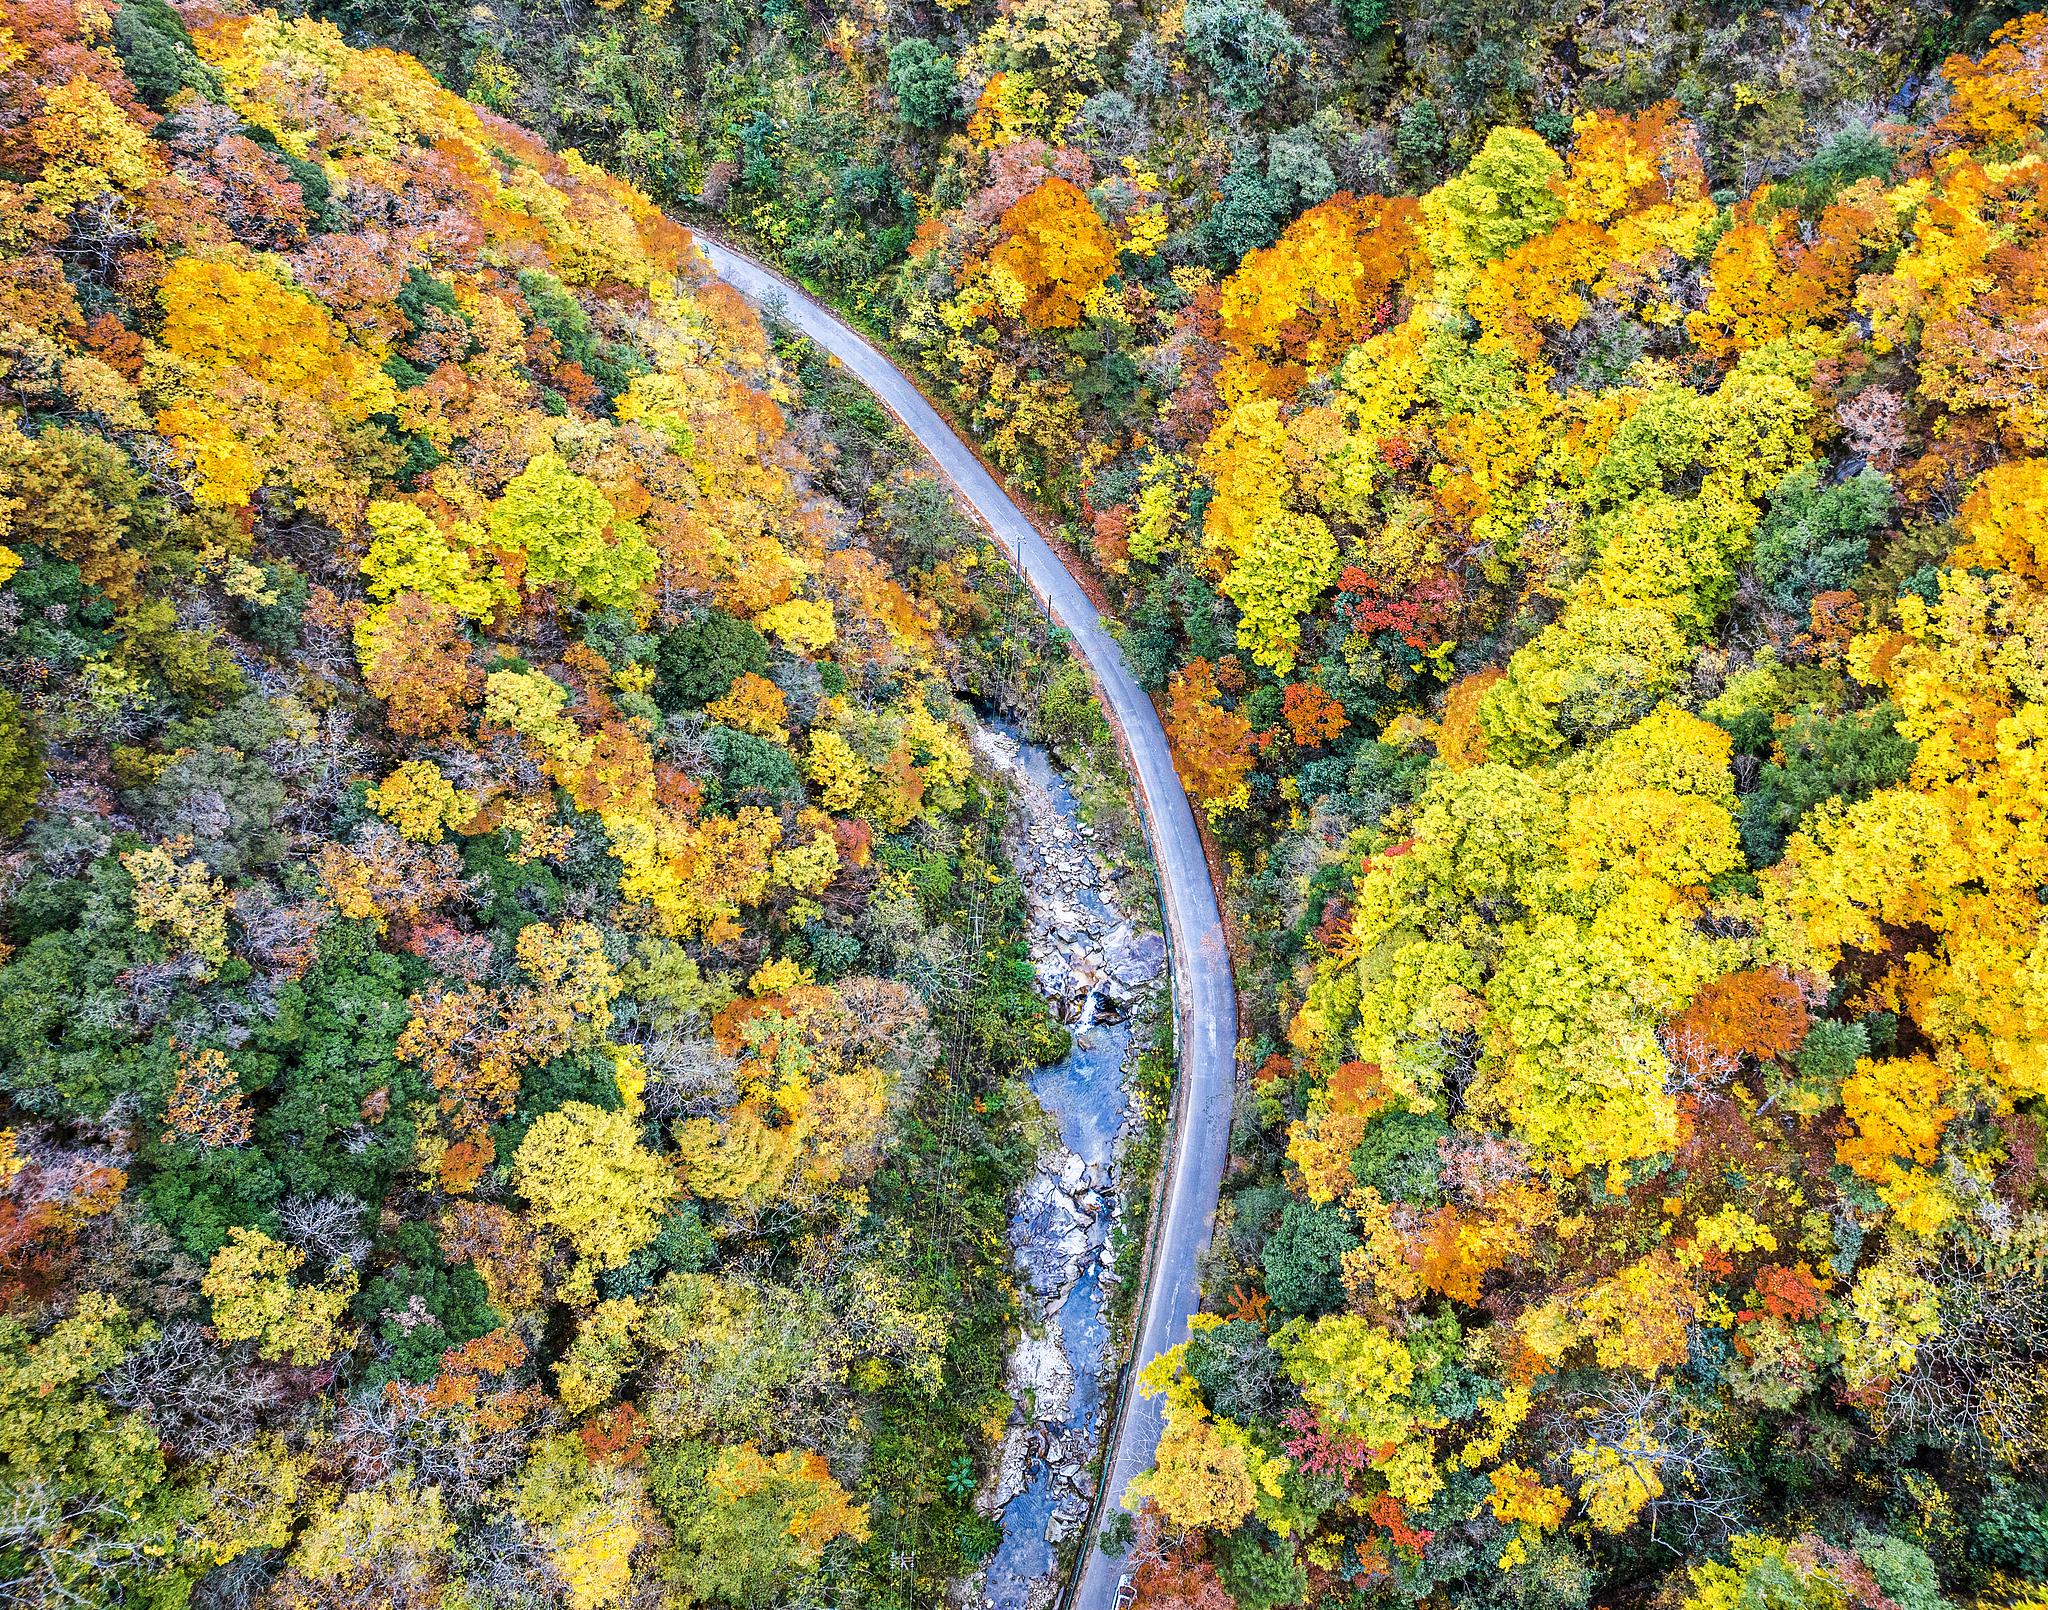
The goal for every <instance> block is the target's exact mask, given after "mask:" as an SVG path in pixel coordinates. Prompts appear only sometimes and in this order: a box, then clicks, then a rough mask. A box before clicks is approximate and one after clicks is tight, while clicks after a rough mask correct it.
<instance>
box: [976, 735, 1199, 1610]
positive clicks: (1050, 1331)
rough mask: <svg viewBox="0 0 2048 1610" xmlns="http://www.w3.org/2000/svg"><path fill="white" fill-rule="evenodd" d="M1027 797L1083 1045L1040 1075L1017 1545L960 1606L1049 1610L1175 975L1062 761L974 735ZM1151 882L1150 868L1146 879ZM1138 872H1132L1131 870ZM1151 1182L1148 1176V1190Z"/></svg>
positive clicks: (1039, 909)
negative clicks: (1153, 997)
mask: <svg viewBox="0 0 2048 1610" xmlns="http://www.w3.org/2000/svg"><path fill="white" fill-rule="evenodd" d="M975 744H976V747H977V748H978V749H979V750H980V751H981V753H982V755H983V757H984V758H985V759H986V760H987V761H988V762H989V764H991V765H992V766H994V767H995V768H996V769H998V770H999V771H1001V772H1003V773H1004V774H1005V776H1007V777H1008V778H1009V780H1010V782H1011V783H1012V785H1013V786H1014V787H1015V789H1016V794H1017V808H1016V810H1015V811H1013V813H1012V817H1011V822H1010V826H1009V830H1008V833H1007V834H1006V842H1007V846H1008V849H1009V852H1010V855H1011V858H1012V861H1013V863H1014V864H1015V866H1016V868H1017V871H1018V874H1019V876H1020V877H1021V878H1022V880H1023V884H1024V892H1025V900H1026V905H1027V907H1028V910H1029V914H1030V935H1031V940H1030V943H1031V960H1032V963H1033V966H1034V967H1035V968H1036V970H1037V973H1038V987H1039V992H1040V993H1041V994H1042V995H1043V996H1044V997H1045V998H1046V1000H1047V1001H1048V1003H1049V1004H1050V1005H1051V1006H1052V1007H1053V1009H1054V1011H1055V1013H1056V1014H1057V1015H1058V1016H1059V1017H1060V1019H1061V1021H1062V1022H1064V1023H1066V1024H1067V1026H1068V1028H1069V1029H1070V1031H1071V1032H1072V1034H1073V1037H1074V1040H1073V1049H1072V1050H1071V1052H1070V1053H1069V1054H1068V1056H1067V1057H1066V1058H1065V1060H1064V1061H1061V1062H1059V1063H1057V1064H1055V1065H1054V1066H1052V1067H1050V1068H1043V1069H1040V1070H1039V1071H1038V1072H1037V1073H1036V1074H1034V1075H1033V1076H1032V1077H1031V1079H1030V1084H1031V1087H1032V1091H1033V1093H1034V1094H1035V1095H1036V1097H1037V1099H1038V1102H1039V1105H1040V1106H1041V1107H1042V1108H1043V1110H1044V1112H1045V1114H1046V1116H1047V1118H1048V1119H1049V1120H1050V1121H1051V1123H1052V1125H1053V1126H1055V1127H1056V1128H1057V1131H1058V1139H1057V1141H1056V1142H1055V1143H1053V1144H1051V1145H1049V1146H1048V1147H1047V1148H1046V1149H1045V1151H1044V1153H1043V1154H1041V1156H1040V1159H1039V1166H1038V1169H1037V1171H1036V1172H1035V1173H1034V1174H1033V1175H1032V1177H1031V1178H1030V1179H1029V1180H1028V1181H1027V1182H1026V1184H1025V1185H1024V1187H1023V1189H1022V1190H1021V1191H1020V1192H1019V1193H1018V1196H1017V1200H1016V1202H1015V1203H1014V1204H1013V1209H1012V1216H1011V1221H1010V1245H1011V1248H1012V1252H1013V1256H1014V1259H1015V1266H1016V1271H1017V1280H1018V1287H1019V1296H1020V1299H1021V1300H1022V1304H1023V1307H1024V1313H1025V1333H1024V1335H1023V1337H1022V1339H1021V1340H1020V1342H1019V1344H1018V1347H1017V1349H1016V1351H1015V1352H1014V1353H1013V1354H1012V1355H1011V1359H1010V1372H1009V1385H1010V1390H1011V1396H1012V1398H1013V1400H1014V1402H1015V1404H1016V1407H1015V1408H1014V1409H1013V1410H1012V1412H1011V1416H1010V1423H1009V1426H1008V1428H1007V1430H1006V1431H1005V1433H1004V1437H1003V1444H1002V1452H1001V1455H1000V1457H999V1459H998V1461H997V1465H996V1469H995V1471H994V1473H993V1475H992V1477H991V1479H990V1481H989V1483H988V1484H987V1485H986V1486H985V1487H984V1488H983V1491H982V1492H981V1494H980V1495H979V1497H978V1499H977V1503H978V1505H979V1507H980V1508H981V1509H982V1510H983V1512H984V1513H987V1514H991V1515H997V1516H999V1518H1000V1521H1001V1525H1002V1530H1003V1541H1002V1544H1001V1546H1000V1547H999V1548H998V1549H997V1551H996V1554H995V1557H994V1559H993V1560H992V1561H991V1562H990V1564H989V1567H988V1569H987V1571H986V1573H985V1574H984V1576H983V1578H982V1580H981V1582H980V1583H979V1584H978V1585H976V1584H971V1583H970V1584H964V1585H963V1586H966V1587H968V1588H969V1589H970V1590H971V1591H970V1592H969V1593H967V1594H966V1595H964V1596H963V1599H962V1601H961V1602H963V1603H965V1604H967V1605H973V1604H975V1603H980V1604H981V1605H982V1606H983V1607H984V1610H1042V1607H1043V1606H1045V1605H1047V1604H1049V1603H1050V1601H1051V1599H1052V1597H1053V1595H1054V1593H1055V1591H1056V1590H1057V1587H1058V1581H1057V1576H1056V1571H1057V1566H1058V1546H1059V1544H1060V1543H1061V1542H1062V1541H1063V1540H1064V1539H1066V1538H1068V1537H1071V1536H1072V1535H1074V1534H1075V1533H1076V1532H1078V1531H1080V1530H1081V1528H1082V1527H1083V1526H1084V1525H1085V1524H1086V1523H1087V1516H1088V1508H1089V1505H1090V1503H1091V1501H1092V1500H1093V1497H1094V1494H1095V1483H1096V1477H1095V1474H1094V1472H1093V1471H1091V1470H1090V1469H1089V1468H1088V1466H1089V1464H1090V1463H1091V1461H1093V1459H1094V1458H1095V1455H1096V1452H1097V1449H1098V1447H1099V1446H1100V1443H1101V1440H1102V1433H1103V1424H1102V1420H1103V1414H1104V1409H1105V1403H1104V1398H1105V1389H1106V1387H1107V1386H1108V1384H1109V1382H1110V1381H1112V1380H1113V1379H1114V1377H1115V1374H1116V1370H1117V1367H1118V1365H1119V1364H1120V1363H1121V1360H1120V1359H1118V1358H1116V1357H1115V1356H1113V1353H1112V1350H1111V1348H1110V1343H1109V1332H1108V1328H1107V1325H1106V1323H1105V1315H1106V1311H1107V1307H1108V1303H1109V1288H1110V1287H1111V1286H1112V1285H1113V1284H1114V1282H1115V1278H1116V1277H1115V1274H1114V1272H1113V1271H1112V1270H1111V1269H1110V1267H1109V1264H1110V1254H1109V1250H1108V1249H1109V1239H1110V1230H1111V1227H1112V1225H1113V1224H1114V1222H1115V1216H1116V1213H1117V1210H1118V1208H1119V1206H1120V1204H1121V1201H1122V1195H1121V1192H1122V1186H1123V1181H1122V1179H1121V1175H1120V1170H1119V1158H1118V1154H1119V1151H1120V1146H1119V1141H1120V1140H1121V1138H1122V1136H1123V1134H1124V1132H1125V1130H1126V1128H1127V1127H1128V1126H1130V1125H1131V1124H1132V1123H1133V1122H1134V1121H1135V1111H1134V1106H1133V1102H1132V1098H1131V1097H1130V1096H1129V1094H1128V1093H1127V1092H1126V1090H1125V1069H1126V1065H1127V1063H1128V1062H1129V1061H1130V1057H1131V1051H1132V1043H1133V1038H1134V1034H1135V1025H1134V1023H1133V1022H1132V1013H1133V1011H1134V1010H1135V1008H1136V1007H1137V1006H1138V1004H1139V1003H1140V1001H1141V1000H1142V999H1143V998H1144V996H1145V995H1146V994H1148V993H1149V992H1150V991H1151V989H1152V988H1153V987H1154V985H1155V983H1156V981H1157V980H1158V979H1159V978H1160V976H1161V975H1162V974H1163V973H1164V972H1165V970H1166V944H1165V941H1164V939H1163V938H1162V937H1161V936H1160V935H1159V934H1157V933H1154V932H1148V931H1144V930H1142V929H1140V928H1138V927H1137V926H1136V921H1135V918H1134V914H1133V912H1132V910H1131V909H1130V906H1131V902H1128V901H1127V900H1126V899H1125V897H1124V896H1123V894H1122V892H1121V888H1120V885H1121V883H1123V882H1124V881H1125V879H1120V878H1119V877H1118V876H1117V874H1118V872H1119V868H1118V867H1117V866H1116V865H1115V864H1114V863H1113V862H1112V861H1111V860H1110V858H1109V857H1107V856H1105V855H1103V854H1101V853H1099V852H1098V851H1097V850H1096V849H1095V847H1094V845H1093V843H1092V842H1091V841H1092V837H1093V835H1092V834H1091V833H1090V832H1089V831H1088V830H1087V829H1086V828H1084V827H1083V826H1082V825H1081V822H1080V818H1079V813H1078V812H1077V810H1076V809H1075V804H1074V798H1073V795H1072V792H1071V791H1070V790H1069V789H1068V787H1067V785H1066V783H1065V781H1064V780H1063V779H1062V778H1061V777H1060V775H1059V773H1058V772H1057V771H1056V770H1055V769H1054V768H1053V766H1052V763H1051V761H1050V759H1049V757H1048V756H1047V755H1046V754H1045V752H1044V751H1043V750H1041V749H1039V748H1037V747H1036V746H1035V745H1032V744H1029V743H1025V742H1023V741H1022V739H1021V738H1020V737H1019V736H1018V735H1017V733H1016V732H1015V731H1014V730H1013V729H1010V728H1008V727H1006V726H1005V725H1003V724H1001V723H994V722H991V723H988V724H987V725H985V726H983V727H982V728H981V729H980V730H979V731H978V732H977V733H976V735H975ZM1138 875H1140V876H1142V873H1141V874H1138ZM1126 876H1127V877H1128V875H1126ZM1134 1183H1135V1184H1136V1188H1138V1189H1145V1188H1148V1186H1149V1181H1140V1182H1134Z"/></svg>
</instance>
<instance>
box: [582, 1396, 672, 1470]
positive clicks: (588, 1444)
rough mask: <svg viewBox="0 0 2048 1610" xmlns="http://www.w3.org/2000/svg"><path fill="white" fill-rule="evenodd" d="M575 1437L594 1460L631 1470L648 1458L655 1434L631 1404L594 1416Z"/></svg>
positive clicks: (616, 1405)
mask: <svg viewBox="0 0 2048 1610" xmlns="http://www.w3.org/2000/svg"><path fill="white" fill-rule="evenodd" d="M576 1435H577V1436H578V1437H579V1438H580V1439H581V1440H582V1443H583V1446H584V1448H585V1450H586V1451H587V1452H588V1453H589V1455H590V1457H591V1458H592V1459H593V1460H598V1461H601V1462H603V1463H605V1464H610V1465H616V1466H618V1467H619V1468H621V1469H630V1468H631V1467H633V1466H634V1465H638V1464H640V1463H642V1462H644V1461H645V1459H646V1458H647V1444H648V1442H649V1441H650V1440H651V1439H652V1437H653V1431H652V1430H651V1429H650V1427H649V1426H648V1424H647V1421H646V1418H645V1417H644V1416H643V1415H642V1414H641V1413H640V1411H639V1410H638V1409H636V1408H634V1407H633V1405H632V1404H630V1403H620V1404H615V1405H613V1407H611V1408H609V1409H606V1410H604V1411H603V1412H602V1413H600V1414H597V1415H593V1416H592V1417H591V1418H590V1419H589V1420H588V1421H586V1422H585V1423H584V1424H583V1425H582V1426H580V1427H579V1428H578V1429H577V1432H576Z"/></svg>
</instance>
